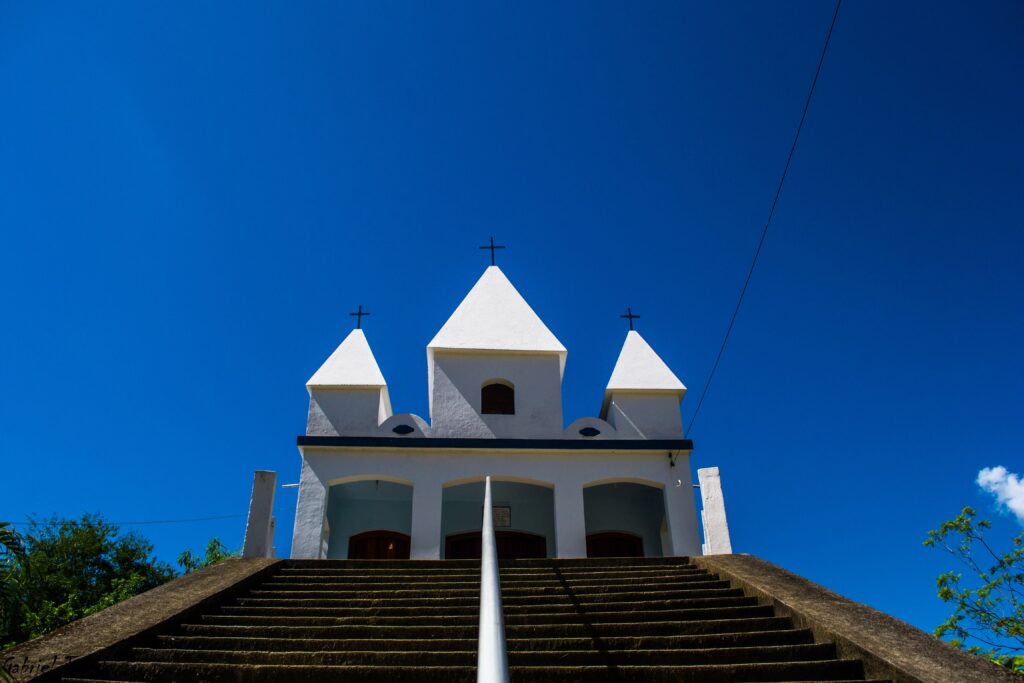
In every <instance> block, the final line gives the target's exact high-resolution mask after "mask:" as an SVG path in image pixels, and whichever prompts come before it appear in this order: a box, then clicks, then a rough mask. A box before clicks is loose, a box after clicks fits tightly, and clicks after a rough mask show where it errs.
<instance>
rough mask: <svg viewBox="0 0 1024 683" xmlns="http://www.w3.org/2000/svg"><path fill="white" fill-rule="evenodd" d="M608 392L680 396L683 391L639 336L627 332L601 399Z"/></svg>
mask: <svg viewBox="0 0 1024 683" xmlns="http://www.w3.org/2000/svg"><path fill="white" fill-rule="evenodd" d="M612 391H654V392H666V393H667V392H671V393H677V394H679V395H680V396H682V395H683V394H684V393H686V387H685V386H684V385H683V383H682V382H681V381H679V378H678V377H676V376H675V373H673V372H672V371H671V370H669V367H668V366H667V365H665V361H663V360H662V359H661V358H660V357H659V356H658V354H656V353H655V352H654V349H652V348H651V346H650V344H648V343H647V342H646V341H645V340H644V338H643V337H641V336H640V333H639V332H637V331H636V330H630V331H629V333H628V334H627V335H626V342H625V343H624V344H623V345H622V351H620V352H619V360H617V361H616V362H615V369H614V370H612V376H611V379H609V380H608V387H607V388H606V389H605V396H606V397H607V396H608V394H609V393H610V392H612Z"/></svg>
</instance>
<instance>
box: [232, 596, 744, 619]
mask: <svg viewBox="0 0 1024 683" xmlns="http://www.w3.org/2000/svg"><path fill="white" fill-rule="evenodd" d="M238 603H239V604H238V605H225V606H224V607H222V608H221V610H222V611H223V612H224V613H225V614H258V615H271V616H272V615H274V614H291V615H294V616H327V617H330V616H348V615H352V616H357V615H360V614H362V615H369V614H379V615H394V616H412V617H415V616H418V615H424V616H427V615H438V614H452V615H456V614H476V615H479V613H480V604H479V601H477V600H467V599H461V600H460V599H454V600H447V599H444V598H440V599H435V600H426V601H423V602H421V603H419V604H402V603H394V602H391V601H388V602H381V601H374V600H336V599H332V598H317V599H313V600H306V599H292V600H282V599H277V598H239V599H238ZM756 604H757V598H748V597H745V596H743V595H738V596H735V595H733V596H723V597H707V598H681V599H670V600H644V601H635V600H634V601H623V602H613V601H598V602H583V601H581V600H572V599H569V598H568V597H566V598H565V599H562V600H553V599H552V600H543V601H536V600H534V601H530V602H525V603H524V602H514V601H511V602H509V603H505V604H504V612H505V615H506V616H512V615H515V614H526V613H533V612H548V613H555V612H559V613H561V612H568V613H579V612H583V613H591V612H594V611H606V610H610V609H615V610H617V611H620V612H636V611H639V612H643V611H654V610H682V609H696V608H703V607H740V606H749V605H756Z"/></svg>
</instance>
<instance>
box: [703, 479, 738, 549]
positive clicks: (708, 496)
mask: <svg viewBox="0 0 1024 683" xmlns="http://www.w3.org/2000/svg"><path fill="white" fill-rule="evenodd" d="M697 480H698V481H699V482H700V498H701V502H702V503H703V505H704V509H703V510H702V511H701V513H700V516H701V521H702V522H704V554H705V555H728V554H730V553H732V541H731V540H730V539H729V523H728V521H727V520H726V518H725V498H724V497H723V496H722V478H721V476H720V475H719V473H718V468H717V467H705V468H703V469H699V470H697Z"/></svg>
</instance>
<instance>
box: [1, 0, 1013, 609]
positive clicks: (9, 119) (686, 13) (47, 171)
mask: <svg viewBox="0 0 1024 683" xmlns="http://www.w3.org/2000/svg"><path fill="white" fill-rule="evenodd" d="M831 12H832V5H831V4H830V3H822V2H785V3H757V2H748V3H736V4H725V3H699V4H698V3H662V4H655V3H645V4H641V5H638V4H636V3H630V4H626V3H607V2H601V3H576V4H570V3H490V2H488V3H465V4H447V3H420V4H411V3H393V4H388V5H381V4H380V3H320V4H304V5H301V6H299V5H296V4H295V3H280V4H278V5H266V4H257V5H253V4H251V3H234V4H231V3H214V4H210V3H202V2H192V3H189V2H179V3H163V4H156V3H121V2H113V3H102V4H96V3H73V4H67V3H52V4H49V3H5V4H3V5H2V6H0V90H2V92H4V93H5V95H6V97H5V98H4V106H3V107H2V108H0V149H2V154H0V187H2V188H3V192H2V197H0V225H2V226H3V242H2V244H3V248H2V249H0V291H2V292H3V296H2V299H0V306H2V308H0V312H2V316H3V318H2V319H3V322H4V325H3V332H2V334H0V359H2V360H0V386H2V387H3V391H2V392H0V454H2V457H3V471H4V476H5V480H6V481H5V483H4V486H3V493H2V496H0V519H12V520H21V519H24V518H25V516H26V515H28V514H30V513H37V514H41V515H48V514H51V513H55V514H59V515H78V514H80V513H82V512H84V511H98V512H102V513H103V514H105V515H106V516H107V517H108V518H109V519H111V520H114V521H136V520H164V519H178V518H192V517H213V516H220V515H236V514H237V515H242V514H244V512H245V509H246V505H247V503H248V495H249V488H250V486H251V477H252V471H253V470H254V469H273V470H276V471H278V472H279V475H280V478H281V480H282V481H285V482H288V481H295V480H296V479H297V476H298V468H299V458H298V454H297V452H296V449H295V445H294V444H295V436H296V435H297V434H298V433H299V432H301V431H302V429H303V427H304V420H305V409H306V400H307V399H306V392H305V388H304V382H305V380H306V379H307V378H308V377H309V376H310V375H311V374H312V373H313V371H314V370H316V368H317V367H318V365H319V364H320V362H322V360H323V359H324V358H326V356H327V355H328V354H329V353H330V352H331V351H332V350H333V349H334V347H335V346H336V345H337V344H338V343H339V341H340V340H341V339H342V338H343V336H344V335H345V334H346V333H347V331H348V329H349V328H350V326H351V321H350V319H349V318H348V316H347V313H348V312H349V311H351V310H354V308H355V306H356V305H358V304H363V305H364V306H365V307H366V308H368V309H369V310H371V311H372V313H373V315H372V317H370V318H369V319H368V320H367V323H366V326H365V327H366V331H367V335H368V337H369V339H370V342H371V344H372V345H373V348H374V351H375V353H376V355H377V359H378V361H379V363H380V365H381V367H382V369H383V371H384V374H385V376H386V377H387V379H388V381H389V383H390V389H391V396H392V400H393V403H394V406H395V410H396V411H402V412H406V411H408V412H416V413H419V414H422V415H426V413H427V400H426V363H425V360H426V359H425V351H424V347H425V345H426V343H427V342H428V341H429V339H430V338H431V336H432V335H433V333H434V332H435V331H436V330H437V329H438V328H439V327H440V326H441V324H442V323H443V322H444V320H445V319H446V318H447V316H448V314H449V313H450V312H451V311H452V310H453V309H454V308H455V306H456V305H457V304H458V302H459V301H460V300H461V298H462V296H463V295H464V294H465V293H466V292H467V291H468V289H469V288H470V287H471V286H472V284H473V282H474V281H475V280H476V278H477V277H478V276H479V275H480V273H481V272H482V271H483V268H484V267H485V265H486V263H487V262H486V252H481V251H479V250H478V249H477V246H478V245H480V244H484V243H485V242H486V241H487V238H488V237H489V236H491V235H494V236H495V237H496V238H497V239H498V241H499V242H500V243H502V244H507V245H509V248H508V249H507V250H506V251H505V252H504V253H501V254H500V255H499V263H500V265H502V267H503V269H504V270H505V272H506V273H507V274H508V275H509V277H510V278H511V279H512V281H513V282H514V283H515V284H516V285H517V287H518V288H519V289H520V291H521V292H522V293H523V294H524V296H525V297H526V298H527V300H528V301H529V302H530V303H531V304H532V305H533V307H534V308H535V310H536V311H537V312H538V313H539V314H540V315H541V317H542V318H543V319H544V320H545V322H546V323H547V324H548V326H549V327H550V328H551V330H552V331H553V332H554V333H555V334H556V336H558V337H559V339H560V340H561V341H562V343H563V344H564V345H565V346H566V347H567V348H568V349H569V359H568V365H567V370H566V375H565V383H564V400H565V416H566V419H567V421H568V420H571V419H573V418H575V417H579V416H583V415H593V414H596V413H597V412H598V410H599V407H600V401H601V395H602V391H603V387H604V384H605V382H606V381H607V379H608V376H609V374H610V372H611V368H612V365H613V363H614V360H615V357H616V354H617V352H618V348H619V346H620V344H621V343H622V340H623V338H624V334H625V330H626V328H625V323H624V321H622V320H620V319H619V318H618V315H619V313H620V312H622V311H623V310H624V309H625V308H626V307H627V306H632V307H633V309H634V310H635V311H636V312H638V313H640V315H641V316H642V318H641V320H640V321H639V325H638V329H640V331H641V332H642V333H643V334H644V336H645V337H646V339H647V340H648V341H649V342H650V343H651V345H652V346H653V347H654V348H655V349H656V350H657V351H658V352H659V353H660V354H661V356H662V357H663V358H664V359H665V360H666V362H668V363H669V365H670V366H671V367H672V368H673V369H674V370H675V371H676V373H677V374H678V375H679V376H680V377H681V378H682V379H683V381H684V382H686V384H687V385H688V386H689V387H690V394H689V395H688V397H687V399H686V401H684V404H683V411H684V416H685V418H686V419H687V420H688V419H689V416H690V414H691V413H692V411H693V407H694V405H695V403H696V399H697V397H698V395H699V392H700V389H701V387H702V386H703V383H704V381H705V379H706V377H707V374H708V372H709V370H710V368H711V364H712V362H713V360H714V355H715V352H716V351H717V348H718V344H719V343H720V341H721V337H722V334H723V332H724V330H725V326H726V324H727V322H728V318H729V315H730V313H731V311H732V307H733V306H734V304H735V300H736V296H737V294H738V291H739V288H740V285H741V284H742V280H743V277H744V275H745V273H746V269H747V267H748V265H749V262H750V257H751V255H752V252H753V249H754V247H755V245H756V242H757V238H758V235H759V232H760V229H761V227H762V225H763V222H764V219H765V216H766V212H767V210H768V206H769V204H770V201H771V198H772V193H773V192H774V189H775V184H776V182H777V181H778V177H779V173H780V172H781V170H782V165H783V162H784V160H785V155H786V152H787V151H788V147H789V144H790V141H791V138H792V134H793V131H794V128H795V125H796V122H797V118H798V116H799V113H800V109H801V107H802V105H803V100H804V97H805V95H806V91H807V87H808V85H809V83H810V79H811V76H812V75H813V71H814V66H815V63H816V60H817V57H818V52H819V50H820V48H821V43H822V41H823V39H824V35H825V31H826V29H827V26H828V21H829V19H830V17H831ZM1022 19H1024V10H1022V6H1021V5H1020V4H1019V3H1014V2H987V3H966V2H962V3H954V2H943V3H939V4H928V5H924V4H920V3H917V4H915V3H906V4H904V5H903V6H895V5H894V4H892V3H881V2H850V3H847V4H846V5H845V6H844V8H843V11H842V14H841V16H840V20H839V24H838V26H837V28H836V32H835V35H834V37H833V42H832V48H831V51H830V54H829V56H828V59H827V62H826V65H825V70H824V72H823V75H822V78H821V81H820V82H819V85H818V90H817V92H816V95H815V99H814V103H813V105H812V108H811V112H810V116H809V118H808V121H807V124H806V126H805V128H804V131H803V136H802V138H801V142H800V147H799V149H798V150H797V153H796V156H795V158H794V162H793V167H792V169H791V171H790V175H789V179H788V181H787V185H786V188H785V191H784V193H783V196H782V200H781V203H780V205H779V209H778V211H777V213H776V216H775V222H774V224H773V227H772V229H771V232H770V234H769V236H768V241H767V243H766V245H765V249H764V252H763V253H762V257H761V262H760V264H759V266H758V270H757V272H756V273H755V275H754V279H753V282H752V285H751V289H750V292H749V294H748V296H747V300H746V302H745V304H744V308H743V311H742V313H741V315H740V318H739V322H738V324H737V327H736V329H735V331H734V333H733V338H732V340H731V342H730V346H729V348H728V350H727V351H726V354H725V357H724V360H723V363H722V366H721V368H720V370H719V373H718V376H717V378H716V380H715V383H714V385H713V387H712V389H711V392H710V394H709V396H708V399H707V401H706V403H705V405H704V407H703V408H702V411H701V415H700V418H699V420H698V421H697V423H696V425H695V428H694V430H693V432H692V434H691V436H692V437H693V439H694V440H695V442H696V451H695V453H694V458H693V461H694V464H695V465H696V466H710V465H717V466H719V467H721V468H722V472H723V481H724V486H725V494H726V499H727V504H728V510H729V516H730V523H731V527H732V531H733V541H734V545H735V547H736V548H737V549H738V550H739V551H744V552H750V553H754V554H757V555H759V556H762V557H764V558H766V559H768V560H770V561H773V562H776V563H778V564H781V565H782V566H784V567H786V568H788V569H790V570H792V571H795V572H797V573H800V574H803V575H805V576H807V577H809V578H811V579H812V580H815V581H817V582H820V583H822V584H824V585H826V586H828V587H829V588H832V589H834V590H836V591H838V592H840V593H842V594H844V595H847V596H849V597H851V598H854V599H857V600H861V601H864V602H867V603H869V604H871V605H873V606H875V607H878V608H880V609H883V610H885V611H888V612H891V613H892V614H895V615H896V616H899V617H901V618H904V619H906V620H909V621H910V622H911V623H914V624H915V625H918V626H920V627H922V628H926V629H931V628H932V627H933V626H934V625H935V624H937V623H938V622H939V621H941V619H942V618H943V617H944V616H945V614H946V610H945V608H944V607H943V606H942V605H941V603H939V601H938V600H937V598H935V597H934V581H933V580H934V576H935V575H937V574H938V573H940V572H941V571H944V570H946V569H948V568H951V566H952V564H951V560H947V559H946V558H944V557H942V556H941V555H940V553H939V552H937V551H929V550H926V549H924V548H922V547H921V541H922V540H923V538H924V536H925V534H926V532H927V531H928V529H930V528H933V527H934V526H936V525H938V524H939V523H940V522H941V521H942V520H944V519H947V518H950V517H952V516H953V515H954V514H955V513H956V512H957V511H958V510H959V509H960V507H962V506H963V505H965V504H971V505H974V506H976V507H978V508H979V510H980V511H981V512H982V513H983V515H985V516H988V517H993V518H994V519H995V520H996V526H995V528H994V529H993V536H994V537H995V538H996V539H1008V538H1009V536H1010V535H1011V534H1013V533H1015V532H1016V531H1017V530H1019V525H1018V524H1017V522H1016V521H1015V519H1014V518H1013V517H1012V516H1010V515H1008V514H1006V513H1005V512H1000V510H998V509H997V508H996V506H995V504H994V501H993V499H992V498H991V496H988V495H987V494H984V493H983V492H981V491H980V490H979V489H978V488H977V486H976V485H975V483H974V481H975V477H976V475H977V473H978V471H979V470H980V469H981V468H982V467H987V466H996V465H1003V466H1005V467H1007V468H1008V469H1009V470H1010V471H1011V472H1018V473H1019V472H1021V471H1022V470H1024V457H1022V451H1021V445H1020V444H1021V443H1024V420H1022V419H1021V397H1020V387H1021V385H1022V384H1024V360H1022V354H1021V352H1020V349H1021V337H1022V333H1024V312H1022V311H1024V308H1022V306H1021V292H1022V291H1024V275H1022V269H1021V265H1020V264H1021V260H1022V257H1024V234H1022V228H1021V225H1022V221H1021V216H1022V209H1024V193H1022V192H1021V187H1022V186H1024V165H1022V161H1021V160H1022V158H1024V154H1022V153H1024V126H1022V124H1021V121H1022V120H1024V106H1022V105H1024V102H1022V99H1024V95H1022V93H1024V88H1022V87H1021V86H1022V85H1024V84H1022V82H1021V81H1022V76H1021V74H1024V50H1022V48H1021V43H1020V41H1019V33H1020V29H1021V23H1022ZM294 495H295V494H294V491H289V490H284V491H281V492H280V493H279V496H278V506H277V514H278V516H279V519H280V520H281V523H280V525H279V531H278V538H277V544H278V548H279V551H280V552H282V553H286V552H287V549H288V545H289V538H290V531H291V514H292V510H293V508H294V504H295V501H294ZM243 526H244V519H242V518H241V517H237V518H231V519H225V520H219V521H208V522H192V523H186V524H167V525H149V526H139V527H138V528H139V529H140V530H141V531H142V532H143V533H145V534H146V535H147V536H149V537H150V538H151V539H152V540H153V541H154V542H155V543H156V547H157V551H158V553H159V555H160V556H161V557H162V558H164V559H167V560H173V559H174V558H175V557H176V556H177V554H178V553H179V552H180V551H181V550H182V549H184V548H186V547H192V548H199V547H201V546H202V545H203V544H204V543H205V541H206V539H207V538H209V537H210V536H212V535H220V536H221V537H223V538H224V539H225V540H227V541H228V542H229V543H230V544H233V545H240V543H241V536H242V532H243Z"/></svg>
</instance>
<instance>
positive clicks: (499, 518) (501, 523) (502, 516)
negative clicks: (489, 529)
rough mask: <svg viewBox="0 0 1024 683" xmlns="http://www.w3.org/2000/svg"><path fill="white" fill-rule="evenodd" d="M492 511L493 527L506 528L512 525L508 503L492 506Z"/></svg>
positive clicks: (510, 508) (510, 509)
mask: <svg viewBox="0 0 1024 683" xmlns="http://www.w3.org/2000/svg"><path fill="white" fill-rule="evenodd" d="M493 510H494V512H493V513H492V514H493V517H494V528H495V529H502V528H504V529H507V528H508V527H510V526H512V507H511V506H509V505H495V506H494V508H493Z"/></svg>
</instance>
